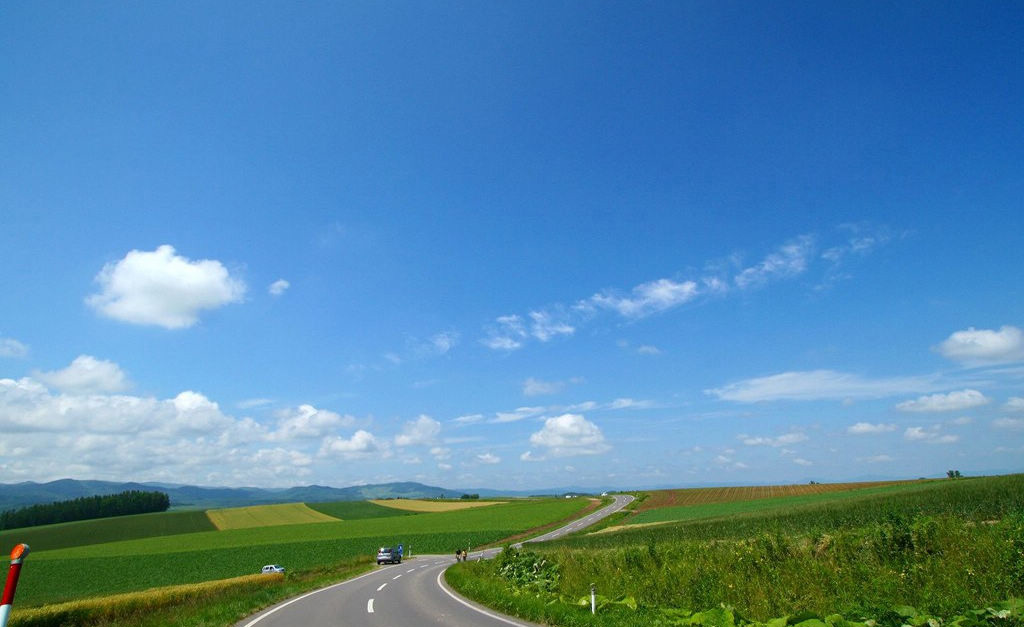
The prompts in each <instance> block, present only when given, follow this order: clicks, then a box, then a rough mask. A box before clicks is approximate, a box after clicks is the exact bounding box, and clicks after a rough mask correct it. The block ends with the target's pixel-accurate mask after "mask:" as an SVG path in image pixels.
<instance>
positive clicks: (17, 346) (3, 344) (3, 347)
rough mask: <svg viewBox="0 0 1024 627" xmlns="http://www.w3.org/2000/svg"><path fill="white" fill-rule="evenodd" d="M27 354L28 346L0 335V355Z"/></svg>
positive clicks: (20, 355) (17, 356)
mask: <svg viewBox="0 0 1024 627" xmlns="http://www.w3.org/2000/svg"><path fill="white" fill-rule="evenodd" d="M26 355H28V346H25V345H24V344H22V343H21V342H19V341H18V340H16V339H14V338H10V337H0V357H16V358H21V357H25V356H26Z"/></svg>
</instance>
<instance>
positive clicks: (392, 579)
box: [391, 575, 401, 581]
mask: <svg viewBox="0 0 1024 627" xmlns="http://www.w3.org/2000/svg"><path fill="white" fill-rule="evenodd" d="M399 577H401V575H395V576H394V577H392V578H391V581H394V580H395V579H398V578H399Z"/></svg>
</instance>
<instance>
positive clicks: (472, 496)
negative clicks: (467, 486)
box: [459, 494, 480, 499]
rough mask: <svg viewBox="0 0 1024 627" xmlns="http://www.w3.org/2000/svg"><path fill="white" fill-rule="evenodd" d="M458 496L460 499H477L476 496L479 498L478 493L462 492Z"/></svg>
mask: <svg viewBox="0 0 1024 627" xmlns="http://www.w3.org/2000/svg"><path fill="white" fill-rule="evenodd" d="M459 498H460V499H478V498H480V495H479V494H463V495H462V496H460V497H459Z"/></svg>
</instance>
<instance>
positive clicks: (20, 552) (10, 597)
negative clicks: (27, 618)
mask: <svg viewBox="0 0 1024 627" xmlns="http://www.w3.org/2000/svg"><path fill="white" fill-rule="evenodd" d="M28 551H29V549H28V545H27V544H19V545H18V546H16V547H14V549H13V550H12V551H11V569H10V570H8V571H7V583H6V584H5V585H4V596H3V600H2V601H0V627H7V618H8V617H9V616H10V615H11V604H13V603H14V591H15V590H16V589H17V588H18V575H20V574H21V563H22V562H23V561H25V556H27V555H28Z"/></svg>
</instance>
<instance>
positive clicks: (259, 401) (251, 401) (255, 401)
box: [236, 398, 274, 409]
mask: <svg viewBox="0 0 1024 627" xmlns="http://www.w3.org/2000/svg"><path fill="white" fill-rule="evenodd" d="M273 404H274V400H273V399H270V398H248V399H246V400H244V401H239V402H238V403H236V405H237V406H238V408H239V409H253V408H255V407H266V406H267V405H273Z"/></svg>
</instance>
